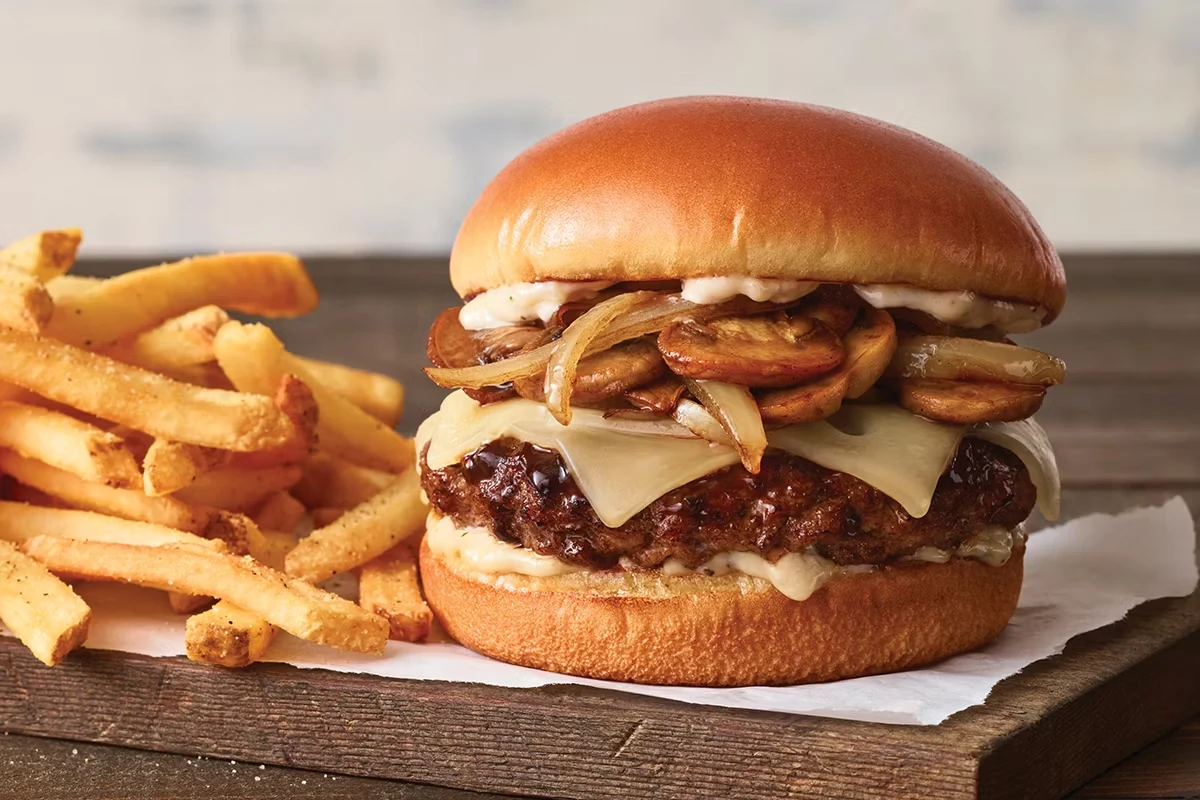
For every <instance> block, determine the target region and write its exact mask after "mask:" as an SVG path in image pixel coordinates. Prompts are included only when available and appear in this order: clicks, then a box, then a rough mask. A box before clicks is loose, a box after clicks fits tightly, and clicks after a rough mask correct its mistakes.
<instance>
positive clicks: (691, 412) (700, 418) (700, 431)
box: [671, 398, 732, 445]
mask: <svg viewBox="0 0 1200 800" xmlns="http://www.w3.org/2000/svg"><path fill="white" fill-rule="evenodd" d="M671 416H672V417H673V418H674V419H675V421H676V422H678V423H679V424H680V425H683V426H684V427H686V428H687V429H688V430H690V431H691V432H692V433H694V434H696V435H697V436H699V437H700V438H701V439H708V440H709V441H710V442H715V443H716V444H724V445H731V444H732V442H730V441H729V434H728V433H726V432H725V429H724V428H722V427H721V423H720V422H717V418H716V417H714V416H713V415H712V414H710V413H709V412H708V409H707V408H705V407H704V406H702V405H700V404H699V403H697V402H696V401H695V400H688V399H687V398H684V399H682V400H680V401H679V402H678V403H677V404H676V405H675V409H674V410H673V411H672V412H671Z"/></svg>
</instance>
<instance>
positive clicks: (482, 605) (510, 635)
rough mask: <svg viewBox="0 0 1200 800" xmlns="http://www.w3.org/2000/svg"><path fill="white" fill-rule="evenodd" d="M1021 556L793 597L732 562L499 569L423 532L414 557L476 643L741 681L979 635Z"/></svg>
mask: <svg viewBox="0 0 1200 800" xmlns="http://www.w3.org/2000/svg"><path fill="white" fill-rule="evenodd" d="M1023 556H1024V549H1023V548H1022V549H1019V550H1017V551H1015V552H1014V553H1013V556H1012V558H1011V559H1009V561H1008V563H1007V564H1006V565H1005V566H1003V567H990V566H987V565H986V564H983V563H981V562H979V561H975V560H971V559H953V560H951V561H949V562H948V563H946V564H931V563H920V562H913V563H911V564H901V565H897V566H889V567H884V568H881V569H879V570H875V571H873V572H866V573H859V574H852V575H848V576H845V577H840V578H835V579H834V580H832V581H830V582H829V583H827V584H826V585H825V586H824V587H823V588H822V589H820V590H818V591H817V592H816V593H815V594H814V595H813V596H812V597H810V598H809V599H808V600H806V601H804V602H797V601H795V600H790V599H788V598H787V597H785V596H784V595H782V594H780V593H779V592H778V591H776V590H775V588H774V587H773V586H771V584H769V583H767V582H766V581H764V580H761V579H759V578H751V577H749V576H745V575H739V574H730V575H725V576H720V577H704V576H699V575H688V576H681V577H664V576H657V575H654V576H648V575H645V574H642V575H640V576H637V577H636V578H630V577H628V576H629V575H630V573H620V574H612V573H602V572H589V573H573V574H570V575H564V576H558V577H553V578H534V577H529V576H524V575H500V576H497V575H488V574H484V573H480V572H474V571H472V570H470V569H468V568H467V567H466V566H465V565H464V564H463V563H462V562H461V561H460V560H458V559H457V558H456V557H455V556H451V557H449V558H445V557H443V556H441V555H437V554H434V553H433V551H431V550H430V549H429V545H428V544H426V543H422V545H421V553H420V560H421V581H422V583H423V585H424V589H425V596H426V598H427V599H428V601H429V605H430V606H431V607H432V608H433V610H434V612H435V614H436V615H437V618H438V621H439V622H440V623H441V624H442V626H443V627H444V628H445V629H446V631H447V632H448V633H449V634H450V635H451V636H453V637H454V638H455V639H457V640H458V641H460V642H462V643H463V644H464V645H466V646H467V647H469V648H471V649H472V650H476V651H478V652H480V653H483V654H484V655H488V656H491V657H493V658H498V659H500V660H501V661H508V662H511V663H513V664H521V665H523V666H527V667H536V668H538V669H545V670H550V671H551V672H560V673H566V674H568V675H581V676H585V677H590V678H605V679H609V680H618V681H632V682H635V683H653V684H673V685H686V686H752V685H786V684H796V683H811V682H817V681H829V680H837V679H840V678H851V677H855V676H860V675H871V674H876V673H881V672H891V671H894V670H901V669H907V668H910V667H915V666H919V665H921V664H927V663H930V662H932V661H937V660H939V659H942V658H945V657H947V656H950V655H954V654H955V653H961V652H964V651H967V650H971V649H973V648H975V647H979V646H980V645H983V644H985V643H987V642H989V641H991V640H992V639H994V638H995V637H996V636H997V635H998V634H999V633H1000V631H1001V630H1003V629H1004V626H1005V625H1007V624H1008V620H1009V618H1010V617H1011V616H1012V613H1013V611H1014V610H1015V609H1016V607H1017V597H1018V595H1019V594H1020V592H1021V575H1022V562H1023Z"/></svg>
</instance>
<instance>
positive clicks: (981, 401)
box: [897, 379, 1046, 425]
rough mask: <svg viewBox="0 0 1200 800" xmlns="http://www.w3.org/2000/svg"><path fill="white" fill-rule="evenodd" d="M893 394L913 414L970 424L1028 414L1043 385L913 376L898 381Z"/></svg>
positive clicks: (1038, 404)
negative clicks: (945, 379)
mask: <svg viewBox="0 0 1200 800" xmlns="http://www.w3.org/2000/svg"><path fill="white" fill-rule="evenodd" d="M897 394H898V396H899V401H900V405H901V406H903V407H904V408H907V409H908V410H909V411H911V412H913V413H914V414H920V415H921V416H923V417H928V418H929V419H936V420H938V421H940V422H955V423H958V424H960V425H972V424H975V423H977V422H1013V421H1016V420H1019V419H1025V418H1026V417H1030V416H1032V415H1033V414H1034V412H1036V411H1037V410H1038V409H1039V408H1041V406H1042V400H1043V399H1044V398H1045V396H1046V389H1045V387H1043V386H1030V385H1024V384H1018V383H991V382H989V383H984V382H978V383H967V382H962V381H943V380H934V379H914V380H902V381H900V382H899V383H898V384H897Z"/></svg>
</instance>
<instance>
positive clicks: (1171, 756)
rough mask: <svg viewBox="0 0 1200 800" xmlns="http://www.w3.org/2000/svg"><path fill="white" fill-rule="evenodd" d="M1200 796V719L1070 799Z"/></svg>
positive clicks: (1153, 745)
mask: <svg viewBox="0 0 1200 800" xmlns="http://www.w3.org/2000/svg"><path fill="white" fill-rule="evenodd" d="M1166 797H1200V717H1193V718H1192V720H1191V721H1190V722H1188V723H1187V724H1186V725H1184V726H1183V727H1182V728H1180V729H1178V730H1176V731H1175V732H1173V733H1172V734H1171V735H1169V736H1166V737H1164V738H1162V739H1160V740H1159V741H1157V742H1155V743H1154V744H1152V745H1150V746H1149V747H1147V748H1146V749H1145V750H1142V751H1141V752H1139V753H1137V754H1136V755H1134V756H1131V757H1130V758H1128V759H1126V760H1125V761H1122V762H1121V763H1120V764H1118V765H1117V766H1116V767H1114V768H1113V769H1111V770H1110V771H1108V772H1106V773H1105V774H1104V775H1101V776H1100V777H1099V778H1097V779H1096V780H1094V781H1092V782H1090V783H1088V784H1087V785H1086V786H1084V787H1083V788H1082V789H1080V790H1079V791H1078V792H1076V793H1075V794H1073V795H1071V797H1070V800H1117V798H1131V799H1132V798H1149V799H1150V800H1153V798H1166Z"/></svg>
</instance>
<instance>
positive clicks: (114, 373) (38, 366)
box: [0, 327, 295, 451]
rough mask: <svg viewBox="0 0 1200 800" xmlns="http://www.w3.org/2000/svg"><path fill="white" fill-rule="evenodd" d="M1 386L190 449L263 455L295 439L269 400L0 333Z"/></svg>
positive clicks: (4, 330) (26, 336)
mask: <svg viewBox="0 0 1200 800" xmlns="http://www.w3.org/2000/svg"><path fill="white" fill-rule="evenodd" d="M64 376H69V380H64ZM0 380H4V381H7V382H9V383H13V384H16V385H18V386H21V387H24V388H25V389H29V390H30V391H33V392H36V393H37V394H39V395H41V396H42V397H47V398H49V399H51V400H54V401H56V402H59V403H63V404H64V405H68V406H71V407H73V408H77V409H79V410H81V411H84V412H87V413H88V414H93V415H95V416H97V417H100V418H101V419H107V420H110V421H112V422H119V423H123V424H126V425H129V426H130V427H132V428H137V429H138V430H142V431H145V432H146V433H149V434H151V435H153V436H157V437H161V438H163V439H172V440H175V441H180V442H187V443H189V444H200V445H206V446H209V447H220V448H224V449H226V450H239V451H248V450H262V449H264V448H269V447H277V446H279V445H282V444H285V443H286V442H288V441H289V440H291V439H292V437H293V436H294V435H295V431H294V430H293V426H292V423H291V421H290V420H289V419H288V417H287V416H286V415H285V414H284V413H283V412H282V411H281V410H280V409H279V408H278V407H277V406H276V405H275V404H274V403H272V402H271V400H270V398H266V397H259V396H256V395H246V394H241V393H238V392H227V391H222V390H219V389H204V388H200V387H197V386H192V385H190V384H186V383H180V382H178V381H173V380H171V379H169V378H164V377H162V376H161V375H156V374H154V373H152V372H148V371H146V370H142V369H139V368H137V367H131V366H128V365H126V364H122V363H120V362H119V361H114V360H112V359H110V358H106V357H104V356H101V355H96V354H95V353H89V352H87V351H85V350H80V349H79V348H76V347H71V346H70V345H66V344H63V343H61V342H56V341H54V340H53V339H48V338H43V337H37V336H31V335H29V334H26V333H22V332H19V331H15V330H12V329H9V328H2V327H0ZM275 386H276V384H272V386H271V392H274V389H275Z"/></svg>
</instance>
